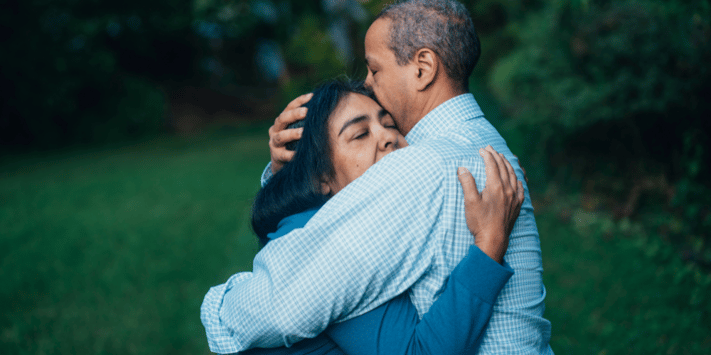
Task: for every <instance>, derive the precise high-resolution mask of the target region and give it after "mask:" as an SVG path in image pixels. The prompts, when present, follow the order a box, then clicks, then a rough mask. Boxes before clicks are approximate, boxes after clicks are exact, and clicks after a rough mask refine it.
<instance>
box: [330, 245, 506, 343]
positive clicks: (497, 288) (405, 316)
mask: <svg viewBox="0 0 711 355" xmlns="http://www.w3.org/2000/svg"><path fill="white" fill-rule="evenodd" d="M511 275H513V270H512V269H511V268H510V267H509V266H508V265H504V266H502V265H499V264H498V263H496V262H495V261H494V260H492V259H491V258H489V257H488V256H487V255H486V254H484V253H483V252H482V251H481V250H480V249H479V248H477V247H476V246H474V245H472V246H471V247H470V248H469V254H468V255H467V256H466V257H465V258H464V259H463V260H462V261H461V262H460V263H459V265H457V267H456V268H455V269H454V271H453V272H452V274H451V276H450V278H449V281H448V282H447V285H446V286H445V289H444V291H443V292H442V294H441V295H440V297H439V298H438V299H437V301H436V302H435V303H434V304H433V305H432V307H430V309H429V311H428V312H427V313H426V314H425V315H424V316H423V318H422V320H421V321H420V320H419V318H418V315H417V310H416V309H415V307H414V305H413V304H412V303H411V302H410V299H409V297H408V296H407V293H404V294H402V295H400V296H398V297H396V298H395V299H393V300H390V301H388V302H387V303H385V304H384V305H382V306H380V307H378V308H376V309H374V310H372V311H370V312H368V313H366V314H364V315H361V316H359V317H356V318H353V319H350V320H347V321H345V322H341V323H338V324H334V325H331V326H330V327H329V328H328V329H327V330H326V334H328V336H329V337H330V338H331V339H333V341H334V342H335V343H336V344H337V345H338V346H339V347H340V348H341V349H342V350H343V352H344V353H346V354H348V355H400V354H401V355H415V354H452V355H455V354H475V353H476V351H477V349H478V347H479V345H480V344H481V339H482V337H483V335H484V331H485V329H486V326H487V324H488V322H489V318H490V317H491V314H492V312H493V305H494V302H495V301H496V297H497V296H498V295H499V292H501V289H502V288H503V287H504V285H505V284H506V282H507V281H508V280H509V278H510V277H511Z"/></svg>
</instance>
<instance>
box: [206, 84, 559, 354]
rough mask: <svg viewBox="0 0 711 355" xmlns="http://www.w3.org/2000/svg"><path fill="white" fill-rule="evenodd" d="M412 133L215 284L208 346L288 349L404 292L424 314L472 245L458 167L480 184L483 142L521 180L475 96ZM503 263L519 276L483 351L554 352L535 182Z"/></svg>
mask: <svg viewBox="0 0 711 355" xmlns="http://www.w3.org/2000/svg"><path fill="white" fill-rule="evenodd" d="M406 138H407V140H408V142H409V143H410V144H411V145H410V146H409V147H407V148H403V149H400V150H398V151H396V152H393V153H391V154H389V155H387V156H386V157H385V158H383V159H382V160H381V161H380V162H378V163H377V164H375V165H374V166H373V167H371V168H370V169H368V171H367V172H366V173H365V174H364V175H363V176H361V177H360V178H358V179H356V180H355V181H354V182H352V183H351V184H349V185H348V186H347V187H346V188H345V189H343V190H342V191H341V192H339V193H338V194H337V195H336V196H334V197H333V198H332V199H331V200H330V201H329V202H328V203H327V204H326V205H324V206H323V207H322V208H321V210H320V211H319V212H318V213H317V214H316V215H315V216H314V217H313V218H312V219H311V220H310V221H309V223H308V224H307V225H306V226H305V227H304V228H302V229H296V230H294V231H292V232H291V233H290V234H287V235H286V236H284V237H281V238H279V239H277V240H274V241H272V242H270V243H269V244H268V245H267V246H266V247H265V248H264V249H262V250H261V251H260V252H259V254H257V256H256V257H255V260H254V265H253V271H252V272H251V273H250V272H243V273H239V274H236V275H233V276H232V277H231V278H230V279H229V280H228V281H227V282H226V283H225V284H222V285H219V286H215V287H213V288H212V289H210V291H209V292H208V293H207V295H206V296H205V299H204V301H203V304H202V308H201V318H202V322H203V325H204V326H205V330H206V333H207V337H208V343H209V345H210V350H212V351H213V352H217V353H232V352H237V351H241V350H244V349H247V348H252V347H274V346H280V345H287V346H288V345H290V344H293V343H294V342H296V341H299V340H300V339H304V338H311V337H314V336H316V335H318V334H319V333H320V332H322V331H323V330H324V329H325V328H326V326H327V325H328V324H329V323H331V322H338V321H343V320H346V319H350V318H352V317H355V316H358V315H360V314H363V313H365V312H367V311H369V310H371V309H373V308H375V307H377V306H379V305H381V304H382V303H384V302H386V301H387V300H389V299H391V298H393V297H395V296H396V295H398V294H400V293H402V292H405V291H408V290H410V298H411V300H412V302H413V303H414V305H415V306H416V307H417V310H418V312H419V314H420V315H422V314H424V313H425V312H427V310H428V309H429V307H430V306H431V305H432V303H433V302H434V301H435V300H436V298H437V296H438V294H439V292H440V291H441V290H442V288H443V286H444V284H445V283H446V282H447V278H448V276H449V274H450V273H451V271H452V270H453V269H454V267H455V266H456V265H457V263H458V262H459V261H460V260H461V259H462V258H463V257H464V256H465V255H466V253H467V250H468V248H469V246H470V245H471V244H472V243H473V240H472V237H471V234H470V233H469V230H468V228H467V226H466V220H465V218H464V208H463V204H464V202H463V195H462V190H461V186H460V185H459V182H458V180H457V173H456V172H457V168H458V167H459V166H464V167H466V168H468V169H469V170H470V171H471V172H472V174H473V175H474V177H475V179H476V182H477V185H478V187H479V189H480V190H481V189H483V187H484V185H485V180H486V175H485V171H484V162H483V159H482V158H481V157H480V156H479V153H478V150H479V148H482V147H485V146H486V145H491V146H492V147H494V149H496V150H497V151H498V152H501V153H503V154H504V155H505V156H506V158H507V159H508V160H509V161H511V163H512V165H513V166H514V168H515V170H516V173H517V176H518V178H519V180H521V181H523V174H522V171H521V170H520V168H519V166H518V163H517V161H516V158H515V157H514V156H513V155H512V154H511V151H510V150H509V149H508V147H507V146H506V142H505V141H504V140H503V138H502V137H501V136H500V135H499V133H498V132H497V131H496V130H495V129H494V128H493V127H492V126H491V125H490V124H489V122H488V121H486V120H485V119H484V115H483V113H482V112H481V110H480V109H479V106H478V104H477V103H476V101H475V100H474V97H473V96H472V95H471V94H465V95H461V96H458V97H455V98H453V99H451V100H449V101H447V102H446V103H444V104H442V105H440V106H439V107H437V108H436V109H435V110H433V111H432V112H430V113H429V114H428V115H427V116H425V117H424V118H423V119H422V120H420V122H418V123H417V125H415V127H414V128H413V129H412V130H411V131H410V133H409V134H408V135H407V137H406ZM524 186H525V182H524ZM504 259H505V260H506V262H507V263H508V264H509V265H510V266H511V267H512V268H513V269H514V272H515V273H514V275H513V277H512V278H511V279H510V280H509V282H508V283H507V284H506V286H505V287H504V289H503V291H502V292H501V294H500V295H499V298H498V299H497V302H496V304H495V305H494V313H493V315H492V317H491V320H490V323H489V327H488V329H487V331H486V334H485V336H484V339H483V342H482V346H481V349H480V353H481V354H548V353H552V351H551V350H550V347H549V345H548V342H549V340H550V322H548V321H547V320H546V319H544V318H543V311H544V303H543V300H544V297H545V288H544V287H543V282H542V275H541V274H542V271H543V269H542V265H541V249H540V244H539V237H538V232H537V228H536V223H535V220H534V217H533V207H532V205H531V200H530V198H529V195H528V187H526V200H525V201H524V204H523V206H522V208H521V215H520V216H519V218H518V220H517V222H516V225H515V226H514V229H513V232H512V233H511V236H510V243H509V248H508V251H507V253H506V255H505V257H504Z"/></svg>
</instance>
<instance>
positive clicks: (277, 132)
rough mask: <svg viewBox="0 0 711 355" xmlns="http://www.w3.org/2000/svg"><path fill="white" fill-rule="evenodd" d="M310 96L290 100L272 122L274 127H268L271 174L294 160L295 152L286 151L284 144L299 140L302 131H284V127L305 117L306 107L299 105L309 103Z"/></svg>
mask: <svg viewBox="0 0 711 355" xmlns="http://www.w3.org/2000/svg"><path fill="white" fill-rule="evenodd" d="M311 96H313V94H311V93H308V94H304V95H301V96H299V97H297V98H295V99H294V100H292V101H291V102H290V103H289V104H288V105H286V108H285V109H284V111H282V112H281V114H279V116H278V117H277V118H276V119H275V120H274V125H272V126H271V127H269V153H271V156H272V173H276V172H277V171H279V170H280V169H281V168H282V167H283V166H284V164H286V163H288V162H290V161H291V159H294V154H295V152H294V151H291V150H288V149H286V144H287V143H289V142H293V141H296V140H299V139H300V138H301V134H302V132H303V131H304V129H303V128H292V129H286V127H287V126H288V125H290V124H292V123H294V122H296V121H298V120H302V119H304V117H306V107H301V105H303V104H305V103H307V102H309V100H311Z"/></svg>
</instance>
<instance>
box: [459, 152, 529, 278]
mask: <svg viewBox="0 0 711 355" xmlns="http://www.w3.org/2000/svg"><path fill="white" fill-rule="evenodd" d="M479 154H480V155H481V156H482V157H483V158H484V164H485V169H486V187H485V188H484V190H483V191H482V192H481V193H479V191H478V190H477V188H476V183H475V181H474V177H473V176H472V174H471V173H470V172H469V171H468V170H467V169H465V168H459V171H458V172H457V174H458V177H459V182H460V183H461V184H462V189H463V190H464V209H465V215H466V218H467V227H469V231H470V232H471V233H472V234H473V235H474V236H475V238H474V244H476V246H477V247H479V249H481V250H482V251H483V252H484V253H485V254H486V255H488V256H489V257H491V258H492V259H494V260H495V261H496V262H498V263H499V264H501V263H503V260H504V254H505V253H506V249H507V248H508V246H509V234H511V230H512V229H513V226H514V223H516V218H518V214H519V212H520V211H521V204H522V203H523V199H524V190H523V183H521V182H520V181H518V179H517V178H516V174H515V173H514V170H513V167H512V166H511V164H510V163H509V162H508V160H506V159H505V158H504V156H503V154H500V153H497V152H496V151H495V150H494V148H492V147H491V146H487V147H486V148H482V149H480V150H479Z"/></svg>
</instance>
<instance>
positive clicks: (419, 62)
mask: <svg viewBox="0 0 711 355" xmlns="http://www.w3.org/2000/svg"><path fill="white" fill-rule="evenodd" d="M414 65H415V67H416V68H417V78H416V79H415V88H416V89H417V91H424V90H426V89H427V88H428V87H430V85H432V84H434V82H435V81H437V76H438V75H439V71H440V67H441V63H440V61H439V57H438V56H437V54H436V53H435V52H434V51H433V50H431V49H429V48H420V49H419V50H418V51H417V52H416V53H415V58H414Z"/></svg>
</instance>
